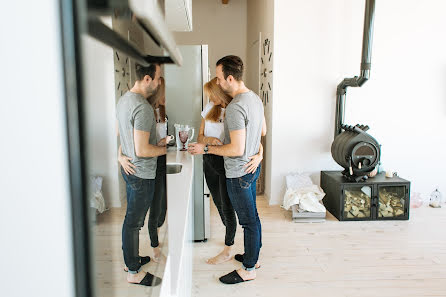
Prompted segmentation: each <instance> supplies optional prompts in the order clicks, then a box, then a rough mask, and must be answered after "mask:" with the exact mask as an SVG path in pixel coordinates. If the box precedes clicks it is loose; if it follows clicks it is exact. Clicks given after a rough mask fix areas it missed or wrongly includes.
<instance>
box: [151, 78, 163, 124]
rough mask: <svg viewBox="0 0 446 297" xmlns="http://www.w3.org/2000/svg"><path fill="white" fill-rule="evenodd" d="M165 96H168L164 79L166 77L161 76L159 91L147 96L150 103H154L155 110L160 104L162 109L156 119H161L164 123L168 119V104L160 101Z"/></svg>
mask: <svg viewBox="0 0 446 297" xmlns="http://www.w3.org/2000/svg"><path fill="white" fill-rule="evenodd" d="M165 97H166V82H165V81H164V77H160V83H159V86H158V89H157V91H156V92H155V94H153V95H152V96H150V97H149V98H147V100H148V101H149V103H150V105H152V107H153V110H154V111H155V109H156V108H157V105H158V108H159V110H160V118H159V119H156V120H157V122H158V121H160V122H162V123H164V122H165V121H166V106H164V105H160V104H159V102H160V101H161V100H162V99H163V98H165ZM155 118H156V112H155Z"/></svg>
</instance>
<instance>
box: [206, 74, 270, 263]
mask: <svg viewBox="0 0 446 297" xmlns="http://www.w3.org/2000/svg"><path fill="white" fill-rule="evenodd" d="M204 93H205V94H206V96H208V97H209V101H210V102H209V104H207V105H206V106H205V108H204V110H203V112H202V113H201V116H202V119H201V125H200V132H199V135H198V142H200V143H203V144H207V145H222V144H223V142H224V138H225V132H224V116H225V107H226V106H227V105H228V104H229V103H230V102H231V100H232V98H231V97H230V96H229V95H227V94H226V93H224V92H223V90H222V89H221V88H220V87H219V86H218V85H217V78H213V79H212V80H211V81H209V82H208V83H206V84H205V85H204ZM262 159H263V148H261V149H260V152H259V154H257V155H255V156H252V157H251V162H250V163H248V164H247V172H248V171H249V170H254V171H255V169H257V166H258V164H259V163H260V161H261V160H262ZM254 167H255V168H254ZM203 169H204V175H205V177H206V183H207V185H208V188H209V190H210V192H211V195H212V199H213V200H214V204H215V206H216V207H217V210H218V213H219V214H220V218H221V220H222V222H223V224H224V225H225V227H226V234H225V246H224V249H223V251H221V252H220V253H219V254H218V255H217V256H215V257H213V258H210V259H208V260H207V261H206V262H207V263H208V264H220V263H223V262H226V261H228V260H230V259H231V257H232V256H231V251H232V246H233V245H234V237H235V231H236V229H237V220H236V218H235V211H234V208H233V207H232V204H231V201H230V200H229V196H228V192H227V189H226V174H225V167H224V160H223V157H221V156H217V155H211V154H205V155H203Z"/></svg>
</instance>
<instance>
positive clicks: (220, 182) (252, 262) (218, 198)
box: [188, 56, 266, 284]
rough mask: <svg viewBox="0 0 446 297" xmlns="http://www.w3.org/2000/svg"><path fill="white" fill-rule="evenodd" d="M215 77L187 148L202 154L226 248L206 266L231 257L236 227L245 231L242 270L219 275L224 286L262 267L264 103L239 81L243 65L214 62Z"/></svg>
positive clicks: (240, 256)
mask: <svg viewBox="0 0 446 297" xmlns="http://www.w3.org/2000/svg"><path fill="white" fill-rule="evenodd" d="M216 66H217V68H216V77H215V78H214V79H212V80H211V81H210V82H208V83H207V84H206V85H205V86H204V91H205V93H206V94H207V95H208V97H209V99H210V103H209V105H208V106H206V107H205V108H204V111H203V113H202V117H203V119H202V121H201V127H200V133H199V134H200V135H199V137H198V143H195V144H194V143H191V144H189V149H188V150H189V152H190V153H191V154H204V157H203V160H204V165H203V166H204V173H205V177H206V182H207V184H208V187H209V190H210V192H211V195H212V198H213V200H214V203H215V205H216V207H217V209H218V212H219V214H220V217H221V219H222V222H223V224H224V225H225V227H226V234H225V247H224V249H223V251H222V252H221V253H220V254H218V255H217V256H215V257H213V258H211V259H209V260H208V261H207V262H208V263H209V264H219V263H222V262H225V261H228V260H230V259H231V257H232V256H231V250H232V246H233V244H234V237H235V232H236V227H237V222H236V218H235V213H237V217H238V220H239V223H240V225H241V226H242V227H243V232H244V245H245V249H244V254H236V255H235V256H234V258H235V259H236V260H237V261H239V262H242V267H241V268H240V269H238V270H234V271H232V272H231V273H228V274H226V275H224V276H222V277H220V281H221V282H222V283H225V284H236V283H240V282H245V281H249V280H253V279H255V278H256V269H257V268H259V267H260V265H259V263H258V260H259V252H260V248H261V246H262V230H261V223H260V219H259V215H258V213H257V205H256V181H257V179H258V177H259V175H260V162H261V160H262V159H263V147H262V145H261V143H260V138H261V136H264V135H266V123H265V118H264V113H263V104H262V102H261V100H260V98H259V97H258V96H257V95H256V94H255V93H254V92H252V91H251V90H249V89H248V88H247V87H246V86H245V84H244V82H243V80H242V76H243V70H244V66H243V62H242V60H241V59H240V58H239V57H237V56H226V57H223V58H221V59H220V60H219V61H218V62H217V64H216Z"/></svg>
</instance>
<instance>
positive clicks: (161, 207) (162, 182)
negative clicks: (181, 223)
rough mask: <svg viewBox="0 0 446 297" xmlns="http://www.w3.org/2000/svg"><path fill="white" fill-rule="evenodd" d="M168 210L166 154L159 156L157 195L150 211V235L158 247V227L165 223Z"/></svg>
mask: <svg viewBox="0 0 446 297" xmlns="http://www.w3.org/2000/svg"><path fill="white" fill-rule="evenodd" d="M166 212H167V193H166V155H164V156H159V157H158V163H157V165H156V177H155V195H154V197H153V201H152V205H151V206H150V213H149V223H148V227H149V236H150V245H151V246H152V247H154V248H155V247H158V246H159V241H158V228H159V227H161V226H162V225H163V224H164V221H165V219H166Z"/></svg>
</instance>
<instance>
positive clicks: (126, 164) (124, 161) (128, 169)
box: [118, 154, 136, 175]
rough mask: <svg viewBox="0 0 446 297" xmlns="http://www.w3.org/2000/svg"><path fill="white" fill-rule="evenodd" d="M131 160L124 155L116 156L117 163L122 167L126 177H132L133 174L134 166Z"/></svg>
mask: <svg viewBox="0 0 446 297" xmlns="http://www.w3.org/2000/svg"><path fill="white" fill-rule="evenodd" d="M131 160H132V158H130V157H127V156H126V155H122V154H120V155H119V156H118V161H119V163H120V164H121V166H122V169H124V172H125V174H127V175H133V174H135V168H136V166H135V165H134V164H133V163H132V162H130V161H131Z"/></svg>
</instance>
